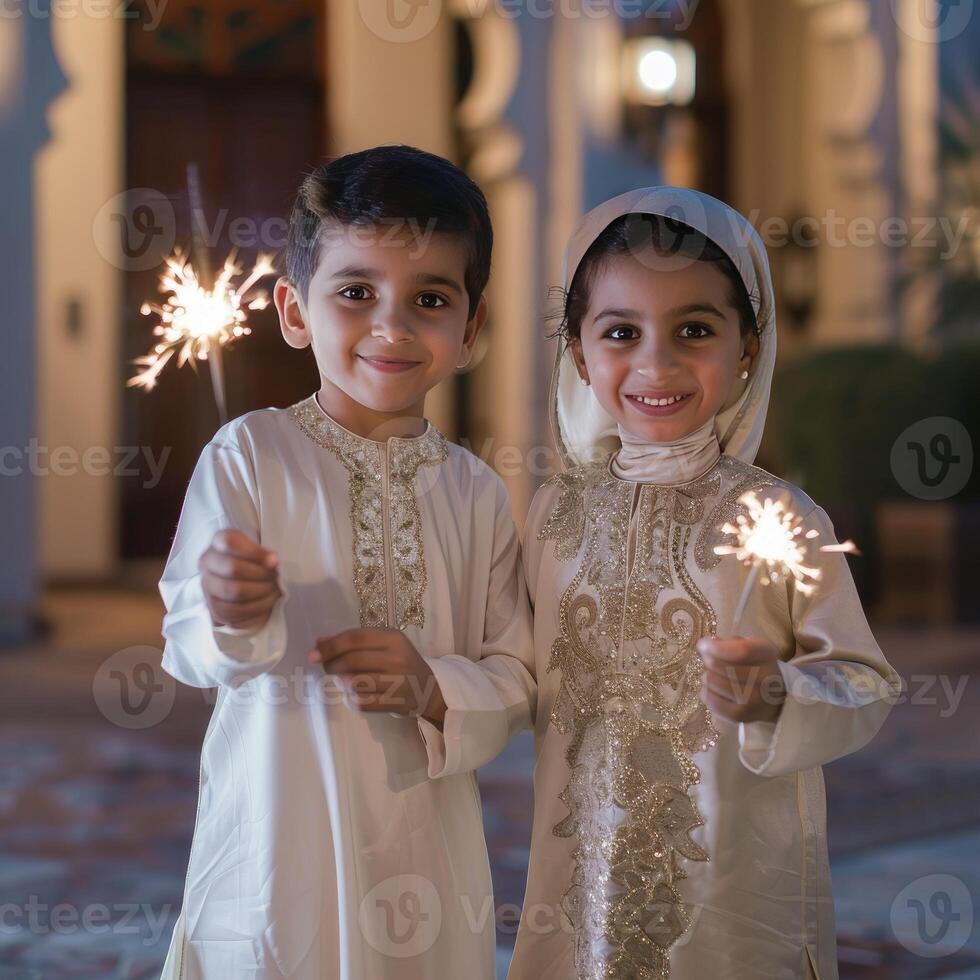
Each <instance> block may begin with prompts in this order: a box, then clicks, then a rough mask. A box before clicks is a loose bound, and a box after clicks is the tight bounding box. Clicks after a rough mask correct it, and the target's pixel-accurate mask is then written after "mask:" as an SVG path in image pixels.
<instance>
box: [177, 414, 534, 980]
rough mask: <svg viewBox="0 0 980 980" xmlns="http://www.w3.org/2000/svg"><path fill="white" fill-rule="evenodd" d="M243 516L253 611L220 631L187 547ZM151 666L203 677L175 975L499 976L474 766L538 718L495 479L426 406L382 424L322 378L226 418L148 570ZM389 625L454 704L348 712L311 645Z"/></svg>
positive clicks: (197, 550) (506, 511)
mask: <svg viewBox="0 0 980 980" xmlns="http://www.w3.org/2000/svg"><path fill="white" fill-rule="evenodd" d="M223 528H237V529H239V530H241V531H243V532H245V533H246V534H248V535H250V536H251V537H252V538H254V539H255V540H257V541H259V542H260V543H261V544H262V545H263V546H264V547H266V548H271V549H273V550H275V551H276V552H277V553H278V555H279V558H280V565H279V569H280V571H279V583H280V588H281V589H282V592H283V596H282V597H281V598H280V599H279V600H278V602H277V603H276V606H275V607H274V609H273V611H272V614H271V617H270V618H269V620H268V622H267V623H266V624H265V625H264V626H263V627H262V628H261V629H258V630H234V629H229V628H226V627H221V628H215V627H214V626H213V624H212V621H211V618H210V616H209V612H208V609H207V606H206V604H205V600H204V597H203V593H202V587H201V576H200V574H199V571H198V561H199V558H200V556H201V554H202V552H203V551H204V550H205V549H206V548H207V547H208V546H209V544H210V542H211V540H212V539H213V537H214V535H215V533H216V532H217V531H219V530H221V529H223ZM160 590H161V593H162V595H163V599H164V602H165V604H166V608H167V613H166V617H165V619H164V627H163V633H164V636H165V638H166V647H165V650H164V655H163V667H164V669H165V670H167V671H168V672H169V673H170V674H172V675H173V676H174V677H176V678H177V679H178V680H180V681H183V682H185V683H187V684H191V685H193V686H195V687H201V688H207V687H217V688H218V694H217V702H216V704H215V708H214V712H213V714H212V717H211V722H210V724H209V726H208V729H207V734H206V736H205V739H204V745H203V748H202V755H201V786H200V797H199V805H198V813H197V820H196V825H195V829H194V838H193V843H192V847H191V854H190V859H189V866H188V870H187V879H186V884H185V891H184V900H183V909H182V913H181V916H180V919H179V921H178V923H177V927H176V929H175V931H174V937H173V941H172V943H171V948H170V954H169V956H168V961H167V965H166V967H165V969H164V976H165V977H167V978H178V977H180V978H183V980H229V978H232V977H234V978H235V980H245V978H247V980H280V978H293V980H332V978H338V980H340V978H342V980H381V978H394V977H398V978H399V980H411V978H419V980H421V978H429V977H460V976H464V975H465V976H467V977H472V978H474V980H476V978H491V977H493V976H494V924H495V919H494V911H493V903H492V893H491V883H490V871H489V864H488V860H487V851H486V843H485V839H484V835H483V828H482V814H481V805H480V798H479V792H478V788H477V783H476V777H475V774H474V770H475V769H476V768H477V767H478V766H480V765H482V764H484V763H485V762H487V761H489V760H490V759H492V758H493V757H494V756H495V755H496V754H497V753H498V752H499V751H500V749H501V748H502V747H503V746H504V744H505V743H506V741H507V739H508V738H509V737H510V736H511V734H512V733H514V732H515V731H518V730H520V729H521V728H524V727H527V726H528V725H530V723H531V717H532V713H533V705H534V690H535V689H534V682H533V679H532V675H531V673H530V672H529V668H532V667H533V662H532V653H531V632H530V631H531V626H530V618H529V610H528V606H527V597H526V593H525V590H524V588H523V584H522V582H521V580H520V568H519V557H518V540H517V535H516V531H515V528H514V524H513V520H512V517H511V512H510V505H509V501H508V497H507V493H506V491H505V489H504V486H503V484H502V482H501V480H500V479H499V477H497V475H496V474H495V473H494V472H493V471H492V470H491V469H490V468H489V467H487V466H486V465H485V464H484V463H482V462H481V461H479V460H477V459H476V458H475V457H474V456H472V455H471V454H470V453H468V452H466V451H465V450H464V449H462V448H461V447H459V446H456V445H453V444H451V443H448V442H447V441H446V440H445V439H444V438H443V437H442V436H441V435H440V434H439V433H438V432H437V431H436V430H435V429H434V428H433V427H432V426H431V425H429V426H428V428H427V430H426V432H425V433H424V434H423V435H421V436H418V437H416V438H391V439H389V440H387V442H385V443H381V442H375V441H371V440H368V439H363V438H361V437H359V436H356V435H354V434H352V433H350V432H348V431H347V430H346V429H343V428H342V427H341V426H340V425H338V424H337V423H336V422H334V421H333V420H332V419H330V418H329V417H328V416H327V415H326V414H325V413H324V412H323V411H322V410H321V409H320V407H319V405H318V403H317V402H316V400H315V398H314V397H310V398H309V399H306V400H305V401H303V402H300V403H298V404H297V405H295V406H292V407H291V408H289V409H263V410H260V411H256V412H251V413H249V414H247V415H245V416H243V417H241V418H238V419H235V420H234V421H232V422H230V423H228V424H227V425H225V426H223V427H222V428H221V429H220V430H219V431H218V433H217V434H216V435H215V437H214V439H213V440H212V441H211V442H210V443H209V444H208V445H207V446H206V447H205V449H204V450H203V452H202V454H201V457H200V460H199V462H198V464H197V466H196V468H195V470H194V474H193V476H192V478H191V481H190V485H189V487H188V490H187V496H186V500H185V503H184V508H183V511H182V513H181V517H180V522H179V525H178V528H177V533H176V537H175V539H174V543H173V548H172V550H171V553H170V557H169V560H168V562H167V566H166V570H165V572H164V575H163V578H162V580H161V582H160ZM358 626H362V627H373V628H385V627H391V628H396V627H397V628H400V629H402V630H403V631H404V633H405V634H406V636H407V637H408V638H409V639H410V640H411V642H412V643H413V644H414V646H415V648H416V649H417V650H418V651H419V652H420V654H421V655H422V656H423V657H424V658H425V659H426V661H427V662H428V664H429V666H430V667H431V668H432V670H433V673H434V675H435V678H436V680H437V681H438V684H439V686H440V688H441V691H442V695H443V698H444V700H445V702H446V705H447V711H446V716H445V721H444V723H443V727H442V730H441V731H440V730H438V729H437V728H436V727H435V726H433V725H432V724H430V723H429V722H428V721H426V720H424V719H416V718H410V717H406V716H400V715H396V714H393V713H360V712H358V711H357V710H354V709H352V708H350V707H348V705H347V704H346V703H345V702H344V699H343V697H342V690H341V688H340V687H339V685H338V684H337V683H336V681H335V679H334V678H332V677H330V676H328V675H326V674H324V672H323V669H322V667H321V666H320V665H319V664H315V665H314V664H310V663H309V661H308V659H307V653H308V651H309V650H311V649H312V648H313V646H314V643H315V641H316V639H317V638H318V637H321V636H326V635H331V634H335V633H337V632H340V631H342V630H346V629H350V628H354V627H358Z"/></svg>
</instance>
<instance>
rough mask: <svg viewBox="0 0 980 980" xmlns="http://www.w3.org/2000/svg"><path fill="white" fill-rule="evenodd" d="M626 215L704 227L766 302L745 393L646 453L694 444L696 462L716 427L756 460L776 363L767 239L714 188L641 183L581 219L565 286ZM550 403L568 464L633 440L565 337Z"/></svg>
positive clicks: (673, 451) (755, 301)
mask: <svg viewBox="0 0 980 980" xmlns="http://www.w3.org/2000/svg"><path fill="white" fill-rule="evenodd" d="M625 214H651V215H663V216H665V217H669V218H674V219H676V220H678V221H682V222H683V223H684V224H686V225H689V226H690V227H692V228H694V229H696V230H697V231H699V232H701V233H702V234H703V235H704V236H705V237H706V238H708V239H710V240H711V241H713V242H714V243H715V244H716V245H718V246H719V247H720V248H721V249H722V250H723V251H724V252H725V254H726V255H727V256H728V257H729V258H730V259H731V260H732V263H733V264H734V266H735V268H736V269H737V270H738V272H739V275H740V276H741V277H742V281H743V282H744V283H745V288H746V291H747V292H748V294H749V296H750V297H751V299H752V306H753V309H754V310H755V313H756V316H758V315H759V310H760V308H762V309H763V310H765V311H767V315H766V316H765V319H764V320H763V322H760V323H759V327H760V336H759V353H758V355H757V356H756V357H755V358H754V360H753V361H752V366H751V368H750V369H749V378H748V383H747V384H746V387H745V390H744V391H743V392H742V395H741V396H740V397H739V399H738V400H737V401H736V402H735V403H734V404H733V405H731V406H729V407H728V408H726V409H723V410H722V411H721V412H719V413H718V414H717V415H716V416H715V418H714V424H713V426H711V427H709V423H706V424H705V426H704V427H702V428H701V429H699V430H698V431H697V433H690V434H689V435H687V436H685V437H684V438H683V439H680V440H677V442H676V443H659V444H658V443H650V444H648V452H647V457H648V460H652V461H653V462H654V463H656V462H657V457H658V456H659V458H660V460H661V461H664V460H667V459H670V458H675V459H681V458H682V457H683V456H684V454H685V453H686V452H687V451H688V450H691V456H692V460H694V461H696V457H697V455H698V454H699V453H701V455H702V456H703V451H704V438H703V437H704V436H705V434H706V435H707V438H708V439H710V440H711V443H712V445H713V444H714V441H715V439H714V438H712V433H711V431H710V429H711V428H713V430H714V432H713V434H714V437H716V438H717V444H718V447H719V448H720V450H721V452H723V453H727V454H728V455H729V456H736V457H738V458H739V459H741V460H743V461H744V462H746V463H751V462H753V461H754V460H755V455H756V453H757V452H758V450H759V444H760V443H761V441H762V433H763V429H764V427H765V422H766V412H767V410H768V407H769V390H770V387H771V385H772V375H773V369H774V366H775V363H776V313H775V301H774V296H773V288H772V277H771V275H770V272H769V259H768V257H767V255H766V250H765V246H764V245H763V244H762V240H761V239H760V238H759V236H758V234H756V231H755V229H754V228H753V227H752V225H751V224H749V222H748V221H746V219H745V218H743V217H742V215H740V214H739V213H738V212H737V211H735V210H734V209H733V208H730V207H729V206H728V205H727V204H724V203H723V202H722V201H719V200H717V199H716V198H714V197H711V196H710V195H708V194H702V193H701V192H700V191H694V190H689V189H687V188H683V187H643V188H640V189H638V190H635V191H629V192H628V193H626V194H620V195H619V197H614V198H612V199H611V200H609V201H606V202H605V203H603V204H600V205H599V206H598V207H596V208H593V209H592V210H591V211H590V212H589V213H588V214H587V215H586V216H585V217H584V218H583V219H582V221H581V223H580V224H579V226H578V228H577V229H576V231H575V233H574V234H573V235H572V237H571V239H570V241H569V243H568V248H567V249H566V250H565V261H564V264H563V268H562V278H563V280H564V283H565V289H566V290H568V289H570V288H571V284H572V278H573V277H574V275H575V271H576V270H577V269H578V266H579V263H580V262H581V261H582V258H583V257H584V255H585V253H586V252H587V251H588V249H589V246H590V245H591V244H592V243H593V242H594V241H595V240H596V238H598V236H599V235H600V233H601V232H602V231H603V230H604V229H605V228H606V227H608V225H610V224H611V223H612V222H613V221H615V220H616V219H617V218H619V217H622V216H623V215H625ZM760 299H761V303H760ZM549 402H550V409H551V425H552V430H553V432H554V436H555V443H556V445H557V447H558V451H559V453H560V454H561V458H562V462H563V463H564V465H565V466H566V467H570V466H576V465H579V464H581V463H587V462H590V461H592V460H594V459H596V458H598V457H600V456H602V455H604V454H606V453H609V452H611V451H614V450H617V449H619V448H620V446H621V445H622V442H623V441H629V440H621V435H620V431H619V428H618V426H617V425H616V422H615V420H614V419H613V418H612V416H610V415H609V414H608V413H607V412H606V411H605V409H604V408H603V407H602V406H601V405H600V404H599V401H598V399H597V398H596V396H595V394H594V393H593V391H592V388H591V387H585V386H583V385H582V384H581V382H580V380H579V375H578V371H577V370H576V368H575V362H574V360H573V358H572V354H571V351H570V349H569V348H568V345H567V344H565V343H564V342H563V341H562V340H561V339H559V341H558V351H557V354H556V357H555V367H554V370H553V372H552V377H551V394H550V399H549ZM706 430H707V431H706ZM643 449H644V447H643V446H637V445H635V444H633V445H628V446H627V450H628V451H629V452H630V453H633V454H636V453H637V452H641V453H642V452H643ZM716 452H717V450H716ZM654 470H656V466H654ZM678 472H681V473H683V470H680V471H678V469H677V466H676V465H674V466H673V467H670V466H668V467H667V468H666V469H665V470H664V473H665V475H666V476H667V477H668V480H669V479H670V478H671V477H676V476H677V475H678ZM687 475H689V476H690V475H694V474H687ZM655 482H662V481H660V480H655Z"/></svg>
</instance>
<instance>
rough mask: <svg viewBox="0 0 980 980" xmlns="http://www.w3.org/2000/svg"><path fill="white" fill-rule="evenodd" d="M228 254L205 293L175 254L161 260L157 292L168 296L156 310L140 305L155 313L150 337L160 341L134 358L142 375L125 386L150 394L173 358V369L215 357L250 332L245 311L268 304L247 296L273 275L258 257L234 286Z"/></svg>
mask: <svg viewBox="0 0 980 980" xmlns="http://www.w3.org/2000/svg"><path fill="white" fill-rule="evenodd" d="M242 272H243V270H242V269H241V268H240V267H239V266H238V265H237V264H236V262H235V256H234V253H232V254H231V255H229V256H228V258H227V259H226V260H225V264H224V267H223V268H222V270H221V273H220V274H219V275H218V277H217V279H216V280H215V283H214V287H213V288H211V289H206V288H205V287H204V286H202V285H201V283H200V282H199V280H198V274H197V272H196V271H195V269H194V266H193V265H192V264H191V263H190V262H189V261H188V260H186V259H185V258H184V256H183V255H182V254H181V253H180V252H177V253H175V254H174V255H173V256H172V257H171V258H169V259H167V268H166V271H165V272H163V273H162V274H161V276H160V289H161V291H167V292H169V295H168V296H167V298H166V299H165V300H164V301H163V303H162V304H161V305H157V304H154V303H144V304H143V305H142V307H141V308H140V312H141V313H142V314H143V315H144V316H150V315H152V314H155V315H156V316H157V317H158V323H157V325H156V326H155V327H154V328H153V334H154V336H156V337H159V338H160V339H159V340H158V341H157V343H156V344H154V346H153V349H152V350H151V351H150V353H148V354H146V355H144V356H143V357H138V358H136V359H135V361H134V363H135V364H138V365H140V366H141V367H142V370H141V371H140V372H139V373H138V374H136V375H134V376H133V377H132V378H130V379H129V380H128V381H127V382H126V384H127V386H128V387H139V388H145V389H147V390H150V389H152V388H154V387H155V386H156V383H157V378H158V377H159V375H160V372H161V371H162V370H163V368H164V367H165V366H166V364H167V363H168V362H169V361H170V360H171V358H173V357H174V355H176V357H177V366H178V367H183V365H184V364H186V363H187V362H188V361H190V362H191V364H192V366H193V365H194V361H196V360H200V361H206V360H208V357H209V355H211V356H215V357H217V356H220V353H221V349H222V348H223V347H226V346H228V345H229V344H230V343H232V342H233V341H235V340H237V339H238V338H239V337H243V336H247V335H248V334H250V333H251V332H252V331H251V329H250V328H249V327H248V325H247V323H246V320H247V317H248V312H247V311H248V310H261V309H265V307H266V306H268V305H269V297H268V296H267V294H266V293H264V292H259V293H256V294H254V295H253V296H251V297H250V296H248V292H249V290H250V289H251V288H252V287H253V286H254V285H255V283H257V282H258V281H259V280H260V279H262V278H264V277H265V276H268V275H271V274H272V273H273V272H275V268H274V266H273V264H272V259H271V256H267V255H260V256H259V258H258V261H257V262H256V263H255V266H254V267H253V268H252V271H251V272H250V273H249V275H248V276H247V278H246V279H245V280H244V281H243V282H242V283H241V284H240V285H239V286H237V287H235V286H234V284H233V282H232V280H233V279H234V278H235V277H236V276H240V275H242Z"/></svg>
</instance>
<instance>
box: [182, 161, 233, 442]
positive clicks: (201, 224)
mask: <svg viewBox="0 0 980 980" xmlns="http://www.w3.org/2000/svg"><path fill="white" fill-rule="evenodd" d="M187 201H188V203H189V205H190V209H191V242H192V246H191V249H192V254H193V256H194V262H195V263H196V265H197V277H198V280H199V281H200V283H201V285H202V286H203V287H204V288H205V289H213V287H214V279H213V277H212V275H211V255H210V253H209V251H208V244H207V237H206V231H207V225H206V223H205V220H204V203H203V200H202V197H201V179H200V175H199V173H198V170H197V163H196V162H195V161H194V160H191V161H190V162H189V163H188V164H187ZM208 367H209V368H210V370H211V390H212V391H213V392H214V403H215V405H216V406H217V408H218V424H219V425H224V424H225V422H227V421H228V402H227V399H226V398H225V364H224V359H223V357H222V354H221V347H220V346H219V347H215V348H214V350H213V351H212V352H211V356H210V357H209V358H208Z"/></svg>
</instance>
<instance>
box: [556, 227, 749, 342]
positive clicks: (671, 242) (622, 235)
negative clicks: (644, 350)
mask: <svg viewBox="0 0 980 980" xmlns="http://www.w3.org/2000/svg"><path fill="white" fill-rule="evenodd" d="M646 248H653V249H654V250H656V251H657V252H659V253H661V254H663V255H669V256H675V255H676V256H681V257H684V258H689V259H693V260H696V261H698V262H709V263H711V264H712V265H715V266H717V267H718V268H719V269H720V271H721V272H722V273H724V275H725V277H726V278H727V279H728V283H729V288H730V299H731V303H732V306H734V307H735V309H736V310H737V311H738V318H739V323H740V325H741V329H742V334H743V336H744V335H746V334H749V333H754V334H755V335H756V336H758V335H759V334H760V332H761V327H760V326H759V324H760V323H765V321H766V319H767V318H768V313H767V311H766V310H763V309H760V310H759V314H758V316H756V313H755V310H754V309H753V306H752V297H750V296H749V293H748V290H747V289H746V288H745V283H744V282H743V281H742V277H741V276H740V275H739V273H738V270H737V269H736V268H735V264H734V263H733V262H732V260H731V259H730V258H729V257H728V255H727V254H726V253H725V251H724V250H723V249H722V248H721V247H720V246H719V245H716V244H715V243H714V242H713V241H712V240H711V239H710V238H707V237H706V236H705V235H704V234H702V233H701V232H700V231H698V230H697V229H696V228H692V227H691V226H690V225H686V224H684V223H683V222H682V221H678V220H676V219H675V218H669V217H667V216H665V215H659V214H624V215H621V216H620V217H618V218H617V219H616V220H615V221H613V222H612V223H611V224H609V225H607V226H606V227H605V228H604V229H603V230H602V232H601V233H600V234H599V236H598V237H597V238H596V240H595V241H594V242H593V243H592V244H591V245H590V246H589V248H588V251H587V252H586V253H585V255H584V256H583V257H582V261H581V262H580V263H579V265H578V268H577V269H576V270H575V275H574V276H573V277H572V283H571V286H570V287H569V288H568V290H567V292H566V291H564V290H563V291H562V293H563V295H562V308H561V309H560V310H559V311H558V313H557V314H556V317H560V320H561V322H560V325H559V327H558V329H557V330H555V332H554V333H552V334H551V335H550V336H552V337H556V336H557V337H562V338H564V340H565V342H566V343H567V342H568V341H570V340H575V339H578V338H579V337H580V336H581V332H582V320H583V319H584V318H585V314H586V312H587V311H588V309H589V301H590V295H589V294H590V292H591V289H592V284H593V283H594V282H595V276H596V273H597V272H598V271H599V269H600V268H601V267H602V265H603V263H605V262H606V260H607V259H609V258H610V257H611V256H614V255H628V254H635V253H637V252H639V251H641V250H643V249H646Z"/></svg>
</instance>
